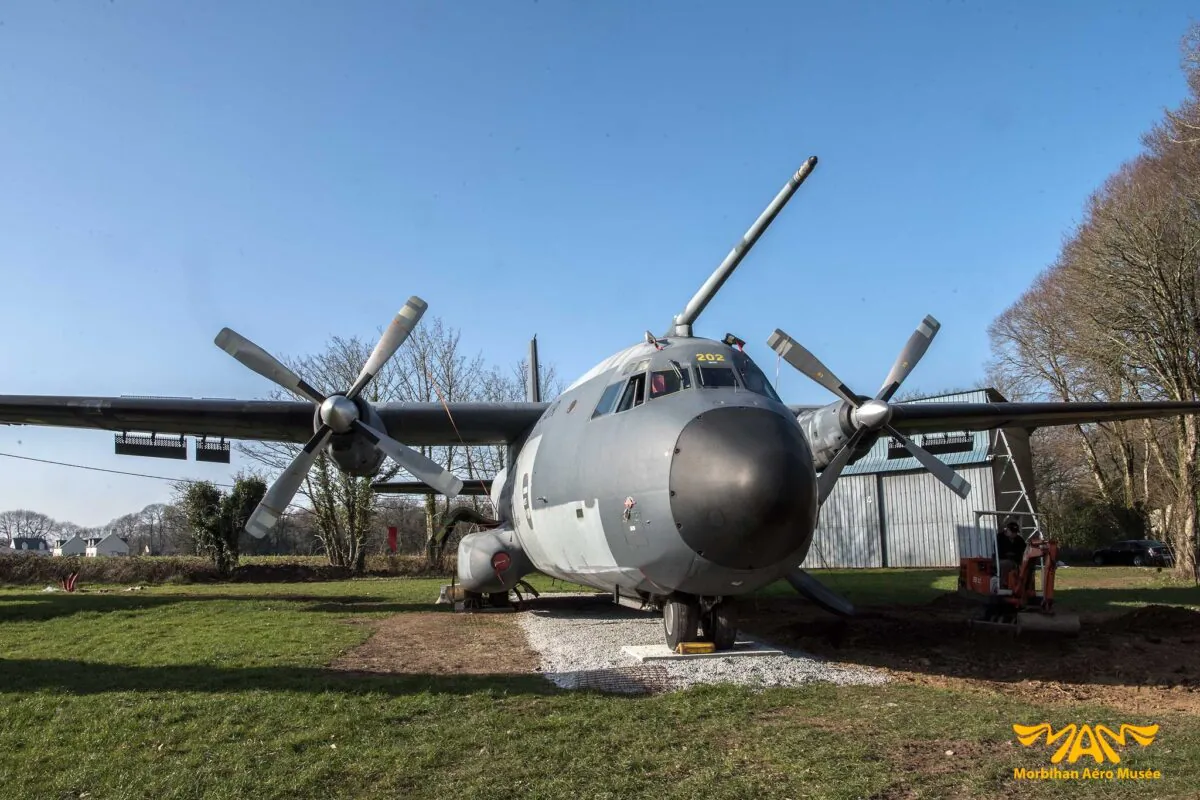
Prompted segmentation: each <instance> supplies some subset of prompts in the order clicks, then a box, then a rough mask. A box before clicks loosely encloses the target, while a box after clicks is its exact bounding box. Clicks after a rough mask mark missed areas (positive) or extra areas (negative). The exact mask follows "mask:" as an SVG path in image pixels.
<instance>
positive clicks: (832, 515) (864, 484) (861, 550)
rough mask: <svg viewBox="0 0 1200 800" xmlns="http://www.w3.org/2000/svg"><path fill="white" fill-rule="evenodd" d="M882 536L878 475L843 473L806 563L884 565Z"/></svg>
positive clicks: (817, 566) (810, 565)
mask: <svg viewBox="0 0 1200 800" xmlns="http://www.w3.org/2000/svg"><path fill="white" fill-rule="evenodd" d="M879 545H880V537H879V498H878V497H877V496H876V479H875V476H874V475H843V476H842V477H840V478H838V481H837V483H835V484H834V485H833V491H832V492H830V493H829V497H828V498H827V499H826V500H825V504H824V505H823V506H821V516H820V518H819V519H818V520H817V530H816V533H815V534H814V535H813V543H812V547H810V548H809V550H808V556H807V557H806V558H805V559H804V563H803V564H802V566H803V567H804V568H805V569H820V568H821V567H880V566H883V560H882V553H881V552H880V547H879Z"/></svg>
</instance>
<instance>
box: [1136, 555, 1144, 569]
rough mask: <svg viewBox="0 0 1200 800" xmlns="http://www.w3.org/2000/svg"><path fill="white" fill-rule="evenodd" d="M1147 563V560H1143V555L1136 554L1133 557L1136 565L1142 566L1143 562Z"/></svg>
mask: <svg viewBox="0 0 1200 800" xmlns="http://www.w3.org/2000/svg"><path fill="white" fill-rule="evenodd" d="M1145 563H1146V562H1145V561H1143V560H1142V557H1141V556H1134V557H1133V565H1134V566H1135V567H1140V566H1142V565H1143V564H1145Z"/></svg>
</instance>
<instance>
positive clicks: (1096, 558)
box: [1092, 539, 1175, 567]
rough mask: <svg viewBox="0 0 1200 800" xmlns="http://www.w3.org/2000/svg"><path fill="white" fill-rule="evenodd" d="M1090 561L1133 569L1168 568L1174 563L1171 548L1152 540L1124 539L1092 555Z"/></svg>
mask: <svg viewBox="0 0 1200 800" xmlns="http://www.w3.org/2000/svg"><path fill="white" fill-rule="evenodd" d="M1092 561H1093V562H1094V563H1096V564H1099V565H1104V564H1132V565H1133V566H1135V567H1149V566H1157V567H1169V566H1171V565H1172V564H1174V563H1175V558H1174V555H1173V554H1172V553H1171V548H1170V547H1169V546H1168V545H1167V544H1166V543H1164V542H1159V541H1156V540H1154V539H1126V540H1125V541H1123V542H1113V543H1112V544H1110V545H1109V546H1108V547H1104V548H1101V549H1099V550H1097V551H1095V552H1094V553H1092Z"/></svg>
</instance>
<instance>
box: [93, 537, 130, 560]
mask: <svg viewBox="0 0 1200 800" xmlns="http://www.w3.org/2000/svg"><path fill="white" fill-rule="evenodd" d="M86 554H87V555H89V556H127V555H129V545H128V544H126V543H125V540H124V539H122V538H121V537H120V536H117V535H116V534H115V533H110V534H109V535H108V536H105V537H104V538H103V539H89V540H88V546H87V551H86Z"/></svg>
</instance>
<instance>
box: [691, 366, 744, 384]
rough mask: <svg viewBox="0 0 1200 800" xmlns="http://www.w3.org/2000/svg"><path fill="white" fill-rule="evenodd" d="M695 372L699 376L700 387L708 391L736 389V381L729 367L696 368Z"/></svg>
mask: <svg viewBox="0 0 1200 800" xmlns="http://www.w3.org/2000/svg"><path fill="white" fill-rule="evenodd" d="M696 372H698V373H699V374H700V385H701V386H703V387H705V388H708V389H726V388H728V389H733V388H736V387H737V380H736V379H735V378H734V377H733V370H731V369H730V368H729V367H700V366H697V367H696Z"/></svg>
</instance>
